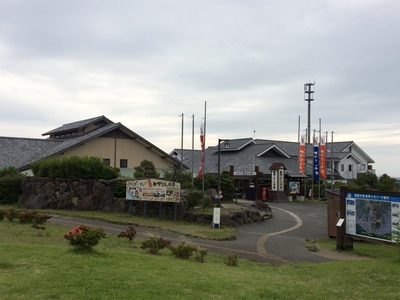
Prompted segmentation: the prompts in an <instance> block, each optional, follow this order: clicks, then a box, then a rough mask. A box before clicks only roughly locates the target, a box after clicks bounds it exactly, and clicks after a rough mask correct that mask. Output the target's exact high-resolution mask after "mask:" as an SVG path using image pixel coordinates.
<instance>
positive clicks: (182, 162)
mask: <svg viewBox="0 0 400 300" xmlns="http://www.w3.org/2000/svg"><path fill="white" fill-rule="evenodd" d="M181 117H182V128H181V171H182V169H183V118H184V115H183V113H182V114H181Z"/></svg>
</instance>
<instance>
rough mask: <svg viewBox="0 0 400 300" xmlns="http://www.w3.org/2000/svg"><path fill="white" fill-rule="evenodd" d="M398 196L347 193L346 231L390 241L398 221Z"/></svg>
mask: <svg viewBox="0 0 400 300" xmlns="http://www.w3.org/2000/svg"><path fill="white" fill-rule="evenodd" d="M399 201H400V199H399V197H395V196H385V195H377V194H363V193H348V195H347V196H346V233H348V234H354V235H360V236H365V237H370V238H374V239H379V240H385V241H392V240H393V233H395V232H397V228H396V226H397V224H398V223H399V206H400V205H399V204H400V203H399Z"/></svg>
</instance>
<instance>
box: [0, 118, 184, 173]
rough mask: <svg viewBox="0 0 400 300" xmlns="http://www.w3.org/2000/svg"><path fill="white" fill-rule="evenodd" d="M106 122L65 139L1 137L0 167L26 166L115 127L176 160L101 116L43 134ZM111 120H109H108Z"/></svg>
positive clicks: (173, 161) (167, 156) (164, 155)
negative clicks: (86, 131) (84, 132)
mask: <svg viewBox="0 0 400 300" xmlns="http://www.w3.org/2000/svg"><path fill="white" fill-rule="evenodd" d="M99 121H101V122H105V125H103V126H101V127H99V128H97V129H94V130H92V131H90V132H88V133H86V134H84V135H77V136H75V137H71V138H68V139H43V140H42V139H28V138H13V137H0V168H2V167H8V166H14V167H16V168H17V169H20V170H26V169H29V164H30V163H32V162H33V161H35V160H38V159H41V158H46V157H50V156H53V155H56V154H60V153H63V152H65V151H68V150H69V149H71V148H74V147H76V146H79V145H81V144H84V143H85V142H87V141H90V140H92V139H94V138H97V137H99V136H103V135H105V134H107V133H109V132H111V131H114V130H121V131H122V132H124V133H125V134H127V135H128V136H130V137H132V138H135V139H136V141H137V142H139V143H142V144H143V145H145V146H146V147H147V148H148V149H149V150H151V151H155V152H156V153H158V154H159V155H161V156H162V157H164V158H166V159H169V160H170V161H171V162H172V163H173V164H178V163H179V162H178V161H177V160H176V159H175V158H173V157H171V156H170V155H169V154H167V153H166V152H164V151H163V150H161V149H160V148H158V147H156V146H155V145H153V144H152V143H150V142H148V141H147V140H145V139H144V138H142V137H141V136H139V135H138V134H136V133H135V132H133V131H132V130H130V129H128V128H127V127H125V126H123V125H122V124H121V123H113V122H111V121H109V120H108V119H107V118H105V117H104V116H101V117H96V118H92V119H87V120H83V121H78V122H73V123H69V124H65V125H63V126H61V127H59V128H58V129H54V130H53V131H49V132H48V133H46V134H50V133H52V132H59V130H60V129H61V128H63V130H71V129H74V128H80V127H82V126H87V125H89V124H94V123H96V122H99ZM110 122H111V123H110ZM46 134H44V135H46Z"/></svg>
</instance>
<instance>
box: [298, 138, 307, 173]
mask: <svg viewBox="0 0 400 300" xmlns="http://www.w3.org/2000/svg"><path fill="white" fill-rule="evenodd" d="M305 139H306V138H305V136H304V135H302V136H301V139H300V145H299V172H300V173H302V174H305V171H306V170H305V162H306V142H305Z"/></svg>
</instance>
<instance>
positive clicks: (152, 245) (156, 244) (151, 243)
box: [140, 236, 171, 254]
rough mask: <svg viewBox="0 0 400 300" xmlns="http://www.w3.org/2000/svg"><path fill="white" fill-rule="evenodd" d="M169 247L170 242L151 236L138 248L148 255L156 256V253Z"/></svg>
mask: <svg viewBox="0 0 400 300" xmlns="http://www.w3.org/2000/svg"><path fill="white" fill-rule="evenodd" d="M170 245H171V242H170V241H168V240H166V239H164V238H162V237H160V236H151V237H150V238H149V239H148V240H145V241H143V242H142V245H141V246H140V248H142V249H147V251H148V252H149V253H150V254H157V253H158V251H160V250H161V249H164V248H166V247H168V246H170Z"/></svg>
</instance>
